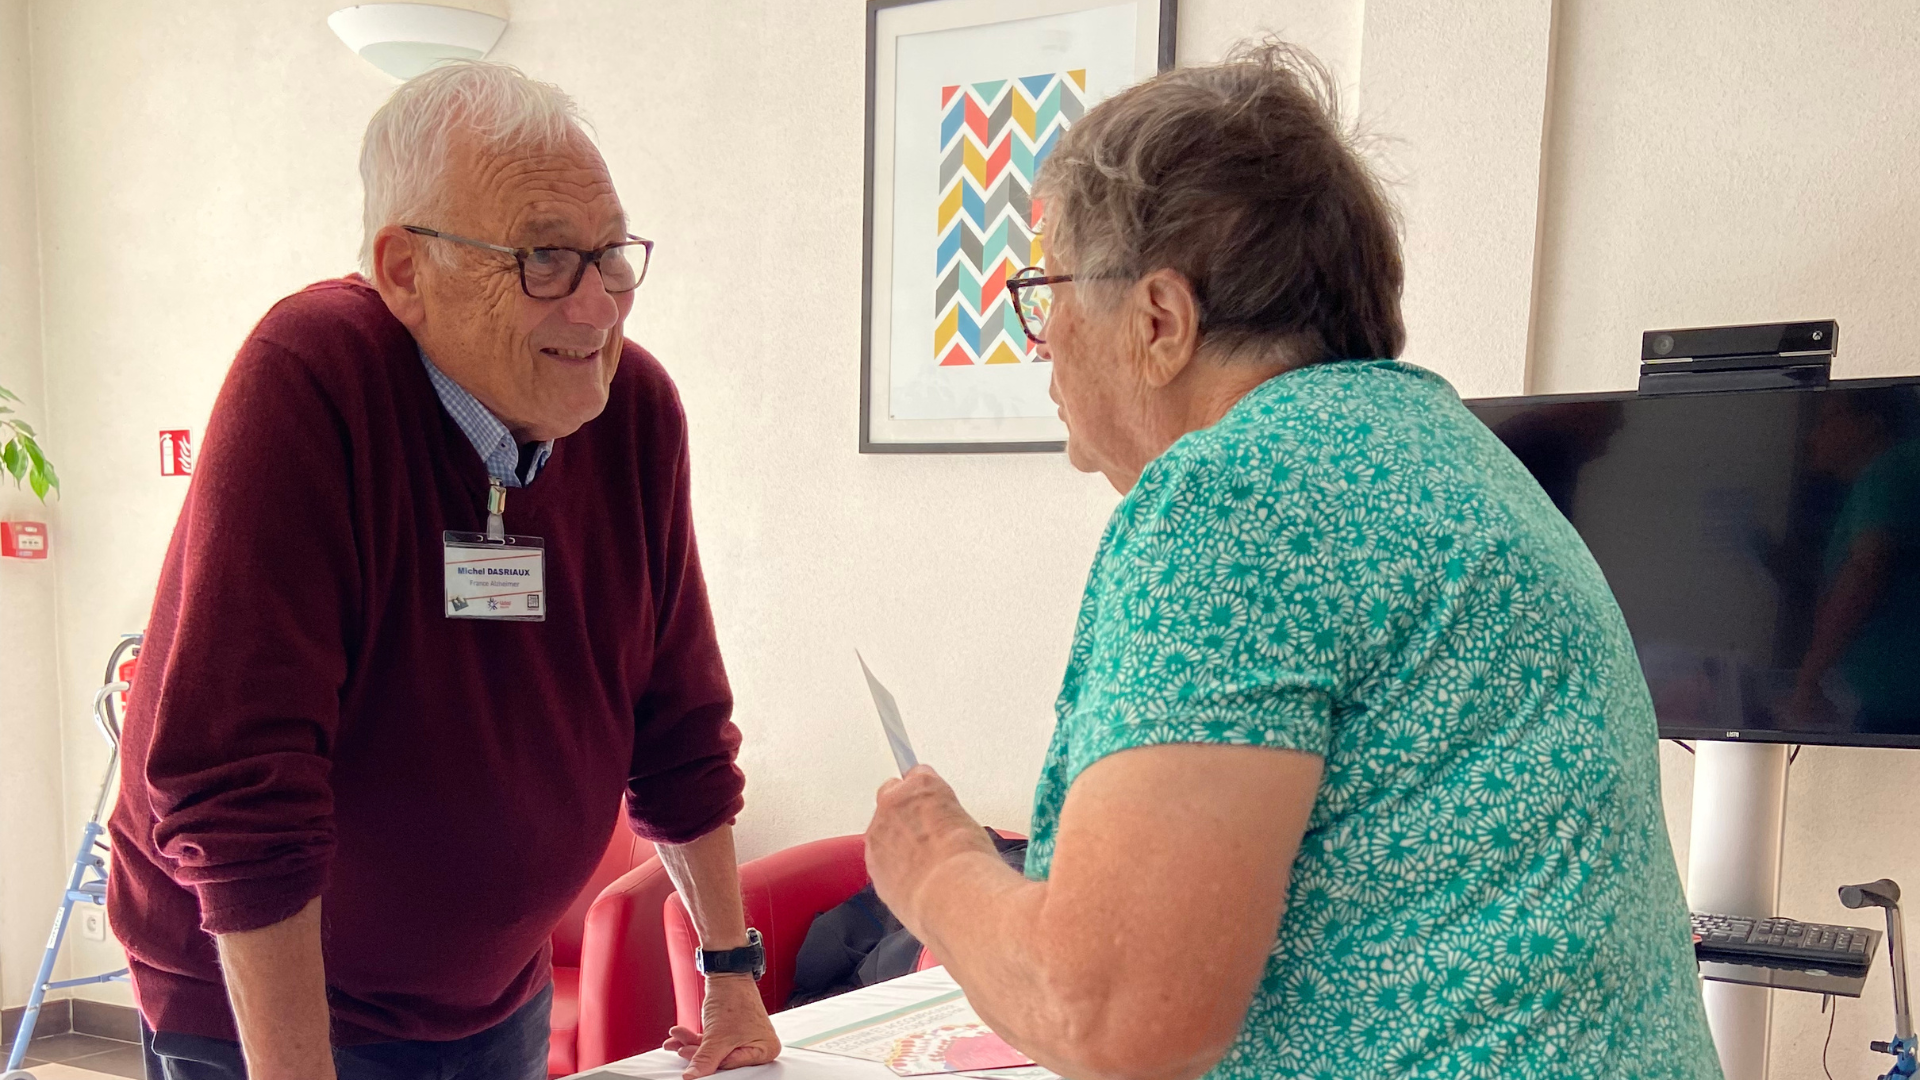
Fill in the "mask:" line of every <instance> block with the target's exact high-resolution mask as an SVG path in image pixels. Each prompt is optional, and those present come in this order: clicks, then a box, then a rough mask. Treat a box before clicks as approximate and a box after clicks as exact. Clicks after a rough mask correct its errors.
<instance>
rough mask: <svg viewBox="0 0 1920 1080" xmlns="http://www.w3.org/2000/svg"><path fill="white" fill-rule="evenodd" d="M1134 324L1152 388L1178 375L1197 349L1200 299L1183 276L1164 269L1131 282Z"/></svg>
mask: <svg viewBox="0 0 1920 1080" xmlns="http://www.w3.org/2000/svg"><path fill="white" fill-rule="evenodd" d="M1130 291H1131V293H1132V302H1133V307H1134V316H1135V323H1136V326H1137V327H1138V332H1139V334H1140V337H1141V344H1142V345H1143V346H1144V348H1143V350H1142V351H1143V353H1144V359H1145V363H1146V370H1145V372H1144V373H1143V374H1144V375H1145V376H1146V380H1147V384H1148V385H1149V386H1152V387H1153V388H1155V389H1159V388H1160V387H1163V386H1166V385H1167V384H1168V383H1171V382H1173V380H1175V379H1177V378H1179V377H1180V373H1181V372H1182V371H1185V370H1186V369H1187V365H1188V364H1190V363H1192V362H1193V357H1194V354H1195V353H1197V352H1199V351H1200V301H1199V299H1198V298H1197V297H1195V296H1194V294H1193V283H1192V282H1190V281H1188V280H1187V278H1186V275H1184V274H1181V273H1180V272H1179V271H1176V270H1171V269H1167V268H1164V267H1163V268H1161V269H1159V270H1155V271H1154V272H1153V273H1151V274H1148V275H1147V276H1146V277H1143V278H1141V279H1140V280H1139V281H1137V282H1135V283H1134V286H1133V288H1132V290H1130Z"/></svg>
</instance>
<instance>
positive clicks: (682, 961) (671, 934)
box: [661, 830, 1019, 1031]
mask: <svg viewBox="0 0 1920 1080" xmlns="http://www.w3.org/2000/svg"><path fill="white" fill-rule="evenodd" d="M1000 835H1001V836H1004V837H1008V838H1009V839H1018V838H1019V836H1018V834H1017V833H1010V832H1006V831H1004V830H1002V831H1000ZM866 885H867V847H866V838H865V837H862V836H835V837H832V838H830V839H826V840H815V841H813V842H812V843H808V844H801V845H799V846H797V847H790V848H788V849H786V850H785V851H776V852H774V853H773V854H771V855H768V856H766V857H764V858H759V859H754V860H753V861H751V862H746V863H742V864H741V865H740V891H741V893H742V895H743V896H744V897H745V899H746V908H747V925H749V926H752V927H755V928H757V929H758V930H759V931H760V938H761V943H762V945H763V947H765V949H766V950H767V973H766V975H765V976H764V977H763V978H762V979H761V980H760V1000H761V1001H762V1002H764V1003H765V1004H766V1006H767V1012H769V1013H776V1012H779V1011H780V1010H782V1009H784V1008H786V1007H787V998H789V997H791V996H792V995H793V967H794V959H795V958H796V957H797V956H799V954H800V944H801V943H802V942H803V941H805V940H806V938H807V929H808V928H809V927H811V926H812V925H813V920H814V917H815V916H817V915H819V914H820V913H821V912H824V911H827V910H828V909H830V908H833V907H837V906H838V905H840V904H842V903H845V902H846V901H847V899H848V898H850V897H852V896H853V894H854V893H857V892H859V891H860V890H861V889H864V888H866ZM661 922H662V924H663V928H664V930H665V936H666V942H667V963H668V966H669V967H670V968H671V969H672V972H673V996H674V1011H675V1015H676V1016H677V1017H678V1018H679V1019H678V1023H680V1024H681V1025H683V1026H685V1027H689V1028H692V1029H693V1030H695V1031H699V1030H700V1006H701V1005H702V1004H703V1003H704V1002H705V1001H706V993H707V986H706V980H705V979H703V978H701V977H700V973H699V972H698V971H696V970H695V969H694V964H693V953H694V950H695V949H696V948H697V947H698V944H697V943H698V941H699V938H698V937H697V936H696V935H695V934H694V932H693V919H692V917H691V916H689V915H688V914H687V909H686V905H684V904H683V903H681V902H680V895H679V894H678V893H674V894H672V895H670V896H668V897H667V899H666V903H665V904H664V905H663V909H662V911H661ZM938 965H939V961H938V960H936V959H935V958H934V956H933V954H932V953H931V952H929V951H927V950H925V949H922V950H920V961H919V963H918V964H917V965H916V968H915V970H925V969H927V968H930V967H936V966H938Z"/></svg>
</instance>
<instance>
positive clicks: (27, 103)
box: [0, 0, 67, 1005]
mask: <svg viewBox="0 0 1920 1080" xmlns="http://www.w3.org/2000/svg"><path fill="white" fill-rule="evenodd" d="M28 52H29V49H28V35H27V4H26V0H0V386H5V387H6V388H8V389H9V390H12V391H13V392H14V393H16V394H18V395H20V396H21V397H22V398H25V399H26V403H25V404H24V405H19V404H16V405H14V406H13V407H14V408H15V409H17V410H20V412H19V415H20V417H21V418H22V419H24V420H25V421H26V422H27V423H29V424H31V425H33V427H34V429H35V430H36V431H38V432H39V433H40V434H41V435H42V436H47V438H46V439H44V440H43V445H44V446H45V447H46V448H47V450H48V451H49V453H50V454H52V455H53V459H54V464H55V465H56V466H59V465H62V464H64V463H65V460H66V459H65V458H64V456H62V455H60V454H59V453H58V451H59V450H60V448H61V447H60V443H59V441H58V439H57V438H55V437H54V429H53V428H52V426H51V425H48V424H46V423H45V420H46V417H47V410H46V408H45V404H46V393H45V390H46V385H45V383H46V380H45V379H44V377H43V371H44V369H43V367H42V365H41V361H40V288H39V281H40V271H39V252H38V246H39V231H38V229H37V228H36V224H35V214H34V160H33V110H32V95H31V94H30V93H29V89H28V83H27V71H28ZM58 516H59V509H58V503H57V502H56V503H55V504H54V505H53V506H52V507H43V506H41V505H40V503H39V502H37V501H36V500H35V499H34V497H33V496H32V495H31V494H30V493H28V492H26V491H23V490H20V489H19V488H16V487H15V486H14V485H13V481H12V478H11V477H7V478H6V479H5V480H0V518H4V519H8V520H26V521H42V522H50V523H57V521H58ZM64 561H65V552H64V551H62V550H61V549H60V547H59V545H58V544H56V545H55V546H54V551H53V557H52V558H50V559H47V560H46V561H44V562H25V561H16V560H13V559H0V1004H4V1005H16V1004H19V1003H21V1002H23V1001H25V1000H26V996H27V990H28V988H29V987H31V986H32V983H33V974H34V970H35V967H36V965H38V963H39V961H40V950H41V946H42V945H43V944H44V943H45V942H46V938H47V928H48V926H49V924H50V923H51V921H52V918H53V906H54V899H55V898H56V897H57V896H58V895H59V891H60V887H61V874H62V865H63V861H64V860H63V853H64V852H65V849H66V847H67V841H66V840H65V835H66V830H65V829H64V828H63V826H62V822H61V813H60V791H61V784H60V728H59V723H58V715H59V713H58V704H57V698H58V685H57V682H56V679H55V668H54V655H55V653H54V628H55V623H56V620H55V574H56V573H57V572H58V570H59V568H60V565H61V564H62V563H63V562H64Z"/></svg>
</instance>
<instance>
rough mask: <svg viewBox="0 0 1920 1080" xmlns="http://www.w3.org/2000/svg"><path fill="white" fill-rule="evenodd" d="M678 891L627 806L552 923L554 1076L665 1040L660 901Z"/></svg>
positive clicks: (667, 998)
mask: <svg viewBox="0 0 1920 1080" xmlns="http://www.w3.org/2000/svg"><path fill="white" fill-rule="evenodd" d="M672 892H673V882H671V881H669V880H668V879H667V872H666V870H665V868H663V867H662V866H661V865H660V859H659V857H658V856H656V855H655V854H654V850H653V845H652V844H649V843H647V842H646V841H645V840H642V839H640V838H639V837H637V836H635V835H633V831H632V830H631V829H629V828H628V827H627V822H626V815H625V814H624V813H622V814H620V815H619V816H618V817H617V818H616V820H615V821H614V825H613V835H612V837H611V838H610V839H609V841H608V843H607V851H606V854H605V855H603V856H602V857H601V859H600V865H599V866H598V867H597V868H595V870H594V872H593V877H592V878H590V879H589V880H588V882H587V887H586V888H585V889H582V890H581V892H580V896H579V898H578V899H576V900H575V901H574V903H573V907H571V908H569V909H568V911H567V915H566V918H564V919H562V920H561V921H560V925H559V926H558V927H556V928H555V929H554V931H553V938H552V941H553V1021H552V1037H551V1039H550V1041H549V1042H548V1045H547V1075H548V1076H566V1075H569V1074H571V1073H575V1072H579V1071H581V1070H583V1069H592V1068H597V1067H599V1066H601V1065H604V1064H606V1063H607V1062H609V1061H617V1060H619V1059H620V1058H624V1057H630V1056H632V1055H634V1054H639V1053H644V1052H646V1051H648V1050H655V1049H658V1048H659V1046H660V1044H661V1042H663V1041H664V1040H665V1039H666V1037H667V1028H668V1027H669V1026H671V1025H672V1023H673V1016H674V1013H673V1008H674V1003H673V980H672V975H671V973H670V971H669V969H668V967H667V957H666V950H667V946H666V939H665V938H664V936H663V935H662V932H661V927H660V912H661V905H662V903H664V902H665V900H666V898H667V897H668V896H669V895H671V894H672Z"/></svg>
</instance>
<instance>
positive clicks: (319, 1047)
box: [214, 899, 334, 1080]
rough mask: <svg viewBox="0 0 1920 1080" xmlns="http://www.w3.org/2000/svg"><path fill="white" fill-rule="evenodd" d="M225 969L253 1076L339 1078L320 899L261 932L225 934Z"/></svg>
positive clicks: (222, 947) (292, 1079) (265, 1078)
mask: <svg viewBox="0 0 1920 1080" xmlns="http://www.w3.org/2000/svg"><path fill="white" fill-rule="evenodd" d="M214 940H215V941H217V942H218V943H219V950H220V968H221V971H222V972H223V973H224V974H225V976H226V981H227V996H228V997H229V999H231V1001H232V1002H233V1019H234V1024H235V1026H236V1027H237V1028H238V1029H239V1032H240V1046H241V1049H242V1050H243V1052H244V1053H245V1055H246V1060H247V1074H248V1075H249V1076H251V1077H253V1078H254V1080H333V1075H334V1072H333V1047H332V1043H331V1040H330V1036H329V1027H330V1024H329V1012H328V1006H327V979H326V970H325V963H324V961H323V960H322V954H321V949H320V901H319V900H317V899H316V900H313V901H312V902H310V903H308V904H307V906H306V907H304V908H302V909H300V912H299V913H298V914H296V915H294V916H293V917H292V918H290V919H287V920H285V921H283V922H278V923H275V924H273V925H272V926H267V927H262V928H261V929H259V930H246V931H241V932H238V933H232V934H221V935H219V936H218V937H217V938H215V939H214Z"/></svg>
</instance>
